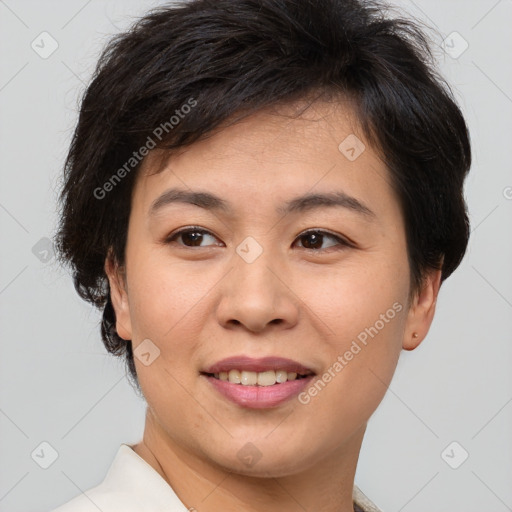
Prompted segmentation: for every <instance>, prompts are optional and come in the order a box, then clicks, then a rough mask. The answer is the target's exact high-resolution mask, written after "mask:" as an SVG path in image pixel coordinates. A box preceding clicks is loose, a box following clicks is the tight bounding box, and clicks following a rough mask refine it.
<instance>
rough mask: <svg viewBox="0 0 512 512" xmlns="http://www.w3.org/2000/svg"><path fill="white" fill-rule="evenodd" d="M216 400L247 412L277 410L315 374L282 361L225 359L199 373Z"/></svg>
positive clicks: (294, 363)
mask: <svg viewBox="0 0 512 512" xmlns="http://www.w3.org/2000/svg"><path fill="white" fill-rule="evenodd" d="M200 375H201V377H202V378H204V379H205V380H206V382H207V383H208V385H209V386H211V388H210V389H212V390H213V391H214V392H215V393H216V394H217V396H222V397H223V398H225V399H228V400H229V401H230V402H232V403H235V404H236V405H238V406H240V407H244V408H251V409H268V408H272V407H277V406H279V405H281V404H283V403H284V402H286V401H288V400H290V399H291V398H293V397H294V396H297V395H298V394H299V393H300V392H301V391H302V390H303V389H304V388H305V387H306V386H308V385H309V384H310V383H311V382H312V380H313V379H314V377H315V375H316V373H315V372H314V371H313V370H312V369H311V368H308V367H306V366H304V365H302V364H300V363H298V362H297V361H293V360H291V359H286V358H282V357H265V358H259V359H255V358H251V357H247V356H234V357H230V358H227V359H223V360H222V361H219V362H217V363H215V364H213V365H211V366H210V367H208V368H205V369H204V370H203V371H201V372H200Z"/></svg>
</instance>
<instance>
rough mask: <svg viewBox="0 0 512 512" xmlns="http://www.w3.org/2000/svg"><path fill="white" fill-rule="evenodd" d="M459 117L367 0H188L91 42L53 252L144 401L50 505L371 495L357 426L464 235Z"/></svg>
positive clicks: (423, 50)
mask: <svg viewBox="0 0 512 512" xmlns="http://www.w3.org/2000/svg"><path fill="white" fill-rule="evenodd" d="M470 160H471V153H470V145H469V136H468V133H467V128H466V124H465V122H464V119H463V117H462V115H461V112H460V110H459V108H458V107H457V106H456V104H455V102H454V100H453V98H452V96H451V94H450V92H449V89H448V88H447V87H446V85H445V84H444V82H443V81H442V79H441V78H439V77H438V76H437V74H436V73H435V71H434V70H433V68H432V65H431V60H430V58H429V54H428V44H427V41H426V40H425V38H424V36H423V35H422V33H421V31H420V30H419V29H418V28H417V27H416V26H415V25H414V24H413V23H411V22H409V21H405V20H401V19H396V18H395V19H392V18H387V17H385V16H384V8H383V6H381V5H379V4H377V3H375V2H364V1H355V0H350V1H345V0H321V1H313V0H304V1H301V2H295V1H293V0H237V1H236V2H233V1H230V0H217V1H215V2H209V1H207V0H192V1H190V2H186V3H182V4H179V5H171V6H169V7H162V8H160V9H157V10H155V11H153V12H151V13H149V14H148V15H147V16H145V17H144V18H142V19H141V20H140V21H139V22H138V23H137V24H135V25H134V26H133V27H132V28H131V29H130V30H129V31H128V32H126V33H124V34H121V35H119V36H117V37H116V38H115V39H114V40H113V41H112V42H111V43H110V44H109V45H108V47H107V48H106V49H105V51H104V53H103V55H102V57H101V59H100V62H99V64H98V68H97V71H96V74H95V76H94V78H93V81H92V83H91V84H90V86H89V87H88V89H87V91H86V94H85V96H84V98H83V102H82V107H81V112H80V118H79V121H78V125H77V128H76V131H75V134H74V138H73V142H72V145H71V148H70V152H69V155H68V158H67V162H66V173H65V185H64V189H63V192H62V215H61V225H60V230H59V233H58V237H57V242H58V248H59V250H60V257H61V260H62V261H64V262H69V263H70V264H71V267H72V270H73V275H74V280H75V287H76V289H77V291H78V293H79V294H80V295H81V296H82V297H83V298H84V299H85V300H87V301H90V302H91V303H93V304H95V305H96V306H97V307H98V308H100V309H102V310H103V322H102V338H103V341H104V343H105V346H106V347H107V349H108V350H109V352H111V353H113V354H115V355H118V356H122V357H125V358H126V363H127V368H128V370H129V374H130V377H131V378H132V381H133V383H134V385H135V386H136V388H137V390H139V391H140V392H141V394H142V395H143V396H144V398H145V400H146V401H147V413H146V424H145V429H144V434H143V438H142V440H141V441H140V442H139V443H138V444H136V445H133V446H130V445H127V444H123V445H122V446H121V447H120V448H119V451H118V454H117V456H116V458H115V460H114V461H113V463H112V466H111V468H110V470H109V473H108V475H107V476H106V478H105V480H104V481H103V482H102V483H101V484H100V485H99V486H97V487H95V488H94V489H91V490H89V491H87V493H85V494H83V495H80V496H78V497H76V498H74V499H73V500H71V501H70V502H68V503H67V504H65V505H63V506H62V507H60V508H58V509H57V511H58V512H78V511H89V510H90V511H93V510H94V511H96V510H98V509H99V510H102V511H103V512H109V511H119V510H123V511H125V512H127V511H130V510H167V511H185V510H197V511H199V512H211V511H217V510H226V511H231V510H233V511H234V510H244V511H245V510H247V511H265V512H267V511H270V512H272V511H278V510H279V511H282V510H286V511H295V510H297V511H299V510H322V512H349V511H353V510H355V511H359V510H363V511H375V510H378V509H377V507H376V506H375V505H373V504H372V503H371V502H370V501H369V500H368V499H366V498H365V497H364V495H363V494H362V493H361V491H360V490H359V489H358V488H357V487H355V486H354V475H355V471H356V465H357V460H358V456H359V451H360V448H361V443H362V441H363V436H364V433H365V429H366V425H367V422H368V420H369V418H370V417H371V415H372V413H373V412H374V411H375V409H376V408H377V406H378V405H379V403H380V401H381V400H382V398H383V396H384V393H385V391H386V388H387V386H388V385H389V383H390V381H391V379H392V376H393V372H394V370H395V367H396V364H397V361H398V358H399V356H400V353H401V351H402V350H404V349H405V350H413V349H414V348H416V347H417V346H418V345H419V344H420V343H421V341H422V340H423V339H424V338H425V336H426V334H427V332H428V330H429V327H430V325H431V322H432V319H433V316H434V312H435V305H436V299H437V296H438V292H439V288H440V285H441V283H442V282H443V281H444V280H445V279H446V278H447V277H448V276H449V275H450V274H451V273H452V272H453V271H454V270H455V269H456V268H457V266H458V265H459V263H460V261H461V259H462V257H463V256H464V253H465V250H466V246H467V243H468V236H469V225H468V218H467V211H466V204H465V201H464V197H463V184H464V179H465V177H466V175H467V172H468V170H469V167H470Z"/></svg>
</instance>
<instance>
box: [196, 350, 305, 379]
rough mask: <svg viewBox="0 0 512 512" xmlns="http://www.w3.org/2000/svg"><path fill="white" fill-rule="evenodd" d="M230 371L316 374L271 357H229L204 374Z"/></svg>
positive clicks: (290, 361)
mask: <svg viewBox="0 0 512 512" xmlns="http://www.w3.org/2000/svg"><path fill="white" fill-rule="evenodd" d="M230 370H240V371H242V370H245V371H249V372H265V371H269V370H275V371H277V370H286V371H287V372H295V373H298V374H301V375H308V374H314V373H315V372H314V371H313V370H312V369H311V368H308V367H307V366H304V365H303V364H300V363H299V362H297V361H293V360H292V359H287V358H285V357H274V356H269V357H260V358H254V357H249V356H244V355H240V356H232V357H227V358H226V359H222V360H221V361H217V362H216V363H214V364H212V365H211V366H209V367H208V368H206V369H205V370H203V372H202V373H220V372H229V371H230Z"/></svg>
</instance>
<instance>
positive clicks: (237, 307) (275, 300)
mask: <svg viewBox="0 0 512 512" xmlns="http://www.w3.org/2000/svg"><path fill="white" fill-rule="evenodd" d="M232 263H233V267H232V269H231V271H230V272H228V274H227V275H226V276H225V277H224V278H223V279H222V281H221V283H219V284H220V286H219V291H220V293H221V298H220V300H219V302H218V306H217V319H218V322H219V323H220V324H221V325H222V326H223V327H225V328H228V329H233V328H234V327H236V326H242V327H245V328H246V329H248V330H249V331H251V332H258V333H259V332H262V331H264V330H265V329H272V326H274V328H275V327H276V326H279V328H281V329H283V328H284V329H288V328H291V327H293V326H294V325H295V324H296V323H297V320H298V317H299V303H300V300H299V298H298V297H297V295H296V294H295V293H294V291H293V287H292V286H290V279H289V278H288V279H287V276H288V275H289V274H288V273H287V272H286V270H285V269H284V268H283V266H282V265H278V262H277V258H276V256H275V255H271V254H270V252H266V251H263V253H262V254H261V255H260V256H259V257H258V258H257V259H256V260H255V261H253V262H251V263H248V262H247V261H245V260H244V259H243V258H241V257H240V256H239V255H238V254H236V253H235V254H234V256H233V261H232ZM287 281H288V282H287Z"/></svg>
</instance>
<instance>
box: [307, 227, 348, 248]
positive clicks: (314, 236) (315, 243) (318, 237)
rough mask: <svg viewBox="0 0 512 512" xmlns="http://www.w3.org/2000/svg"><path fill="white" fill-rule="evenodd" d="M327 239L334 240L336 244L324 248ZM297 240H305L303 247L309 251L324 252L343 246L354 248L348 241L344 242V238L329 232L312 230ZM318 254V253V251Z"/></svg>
mask: <svg viewBox="0 0 512 512" xmlns="http://www.w3.org/2000/svg"><path fill="white" fill-rule="evenodd" d="M326 238H330V239H331V240H334V242H335V243H334V244H331V245H329V246H327V247H324V248H322V247H321V246H322V244H323V242H324V240H325V239H326ZM297 240H303V241H304V242H305V243H304V242H303V243H302V247H303V248H304V249H308V250H318V249H320V250H324V249H326V248H329V247H334V246H336V245H338V246H342V247H352V244H350V243H349V242H348V241H347V240H344V239H343V238H341V237H339V236H337V235H334V234H332V233H329V232H328V231H321V230H311V231H306V232H304V233H302V234H301V235H299V236H298V237H297ZM317 252H318V251H317Z"/></svg>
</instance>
